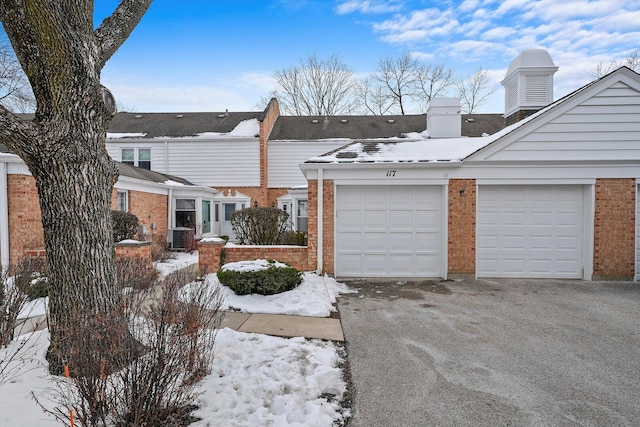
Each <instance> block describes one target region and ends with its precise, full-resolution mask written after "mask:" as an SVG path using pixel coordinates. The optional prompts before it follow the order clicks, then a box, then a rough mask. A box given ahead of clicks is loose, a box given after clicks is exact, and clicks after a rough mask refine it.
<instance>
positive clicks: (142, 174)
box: [116, 162, 194, 185]
mask: <svg viewBox="0 0 640 427" xmlns="http://www.w3.org/2000/svg"><path fill="white" fill-rule="evenodd" d="M116 166H117V167H118V172H120V176H126V177H129V178H136V179H141V180H143V181H149V182H158V183H164V182H166V181H174V182H179V183H180V184H184V185H194V184H192V183H190V182H189V181H187V180H186V179H184V178H180V177H177V176H173V175H167V174H164V173H160V172H156V171H152V170H148V169H142V168H139V167H136V166H131V165H126V164H124V163H120V162H116Z"/></svg>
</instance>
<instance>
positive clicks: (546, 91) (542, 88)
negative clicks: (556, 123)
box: [501, 49, 558, 125]
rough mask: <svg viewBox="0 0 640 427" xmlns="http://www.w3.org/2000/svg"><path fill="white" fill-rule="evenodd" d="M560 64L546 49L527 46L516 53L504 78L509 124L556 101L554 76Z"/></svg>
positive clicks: (505, 103) (505, 106) (506, 115)
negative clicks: (554, 61) (556, 62)
mask: <svg viewBox="0 0 640 427" xmlns="http://www.w3.org/2000/svg"><path fill="white" fill-rule="evenodd" d="M556 71H558V67H556V65H555V64H554V63H553V60H552V59H551V55H549V52H547V51H546V50H545V49H525V50H524V51H522V53H520V55H518V56H516V57H515V58H514V60H513V61H511V64H509V68H508V69H507V74H506V75H505V77H504V80H502V82H501V83H502V86H504V116H505V117H506V118H507V125H509V124H511V123H515V122H517V121H519V120H522V119H523V118H525V117H527V116H529V115H531V114H533V113H535V112H536V111H538V110H540V109H542V108H543V107H545V106H547V105H549V104H550V103H551V102H553V75H554V74H555V73H556Z"/></svg>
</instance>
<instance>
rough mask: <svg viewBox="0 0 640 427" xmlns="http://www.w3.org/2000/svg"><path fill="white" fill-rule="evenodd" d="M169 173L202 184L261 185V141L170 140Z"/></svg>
mask: <svg viewBox="0 0 640 427" xmlns="http://www.w3.org/2000/svg"><path fill="white" fill-rule="evenodd" d="M168 158H169V169H168V171H167V173H169V174H171V175H175V176H179V177H181V178H184V179H187V180H189V181H190V182H192V183H194V184H198V185H206V186H227V185H228V186H245V187H254V186H259V185H260V143H259V142H258V140H257V139H256V140H250V141H246V140H238V141H233V140H231V141H230V140H220V141H217V140H212V141H206V142H204V143H203V142H200V141H175V142H174V141H170V142H169V152H168Z"/></svg>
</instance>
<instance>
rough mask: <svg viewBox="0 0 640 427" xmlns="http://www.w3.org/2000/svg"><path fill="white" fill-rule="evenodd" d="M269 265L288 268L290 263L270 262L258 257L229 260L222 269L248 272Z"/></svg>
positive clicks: (262, 268) (264, 268) (263, 268)
mask: <svg viewBox="0 0 640 427" xmlns="http://www.w3.org/2000/svg"><path fill="white" fill-rule="evenodd" d="M269 267H274V268H287V267H288V265H287V264H284V263H281V262H279V261H274V262H269V261H267V260H266V259H256V260H253V261H238V262H229V263H227V264H225V265H223V266H222V271H237V272H238V273H247V272H249V271H262V270H266V269H267V268H269Z"/></svg>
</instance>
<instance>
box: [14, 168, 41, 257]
mask: <svg viewBox="0 0 640 427" xmlns="http://www.w3.org/2000/svg"><path fill="white" fill-rule="evenodd" d="M7 199H8V200H7V202H8V209H9V264H10V265H12V264H15V263H17V262H18V261H19V260H20V259H21V258H22V257H23V256H24V255H25V251H26V250H36V251H37V250H42V249H43V248H44V231H43V229H42V219H41V215H40V202H39V201H38V190H37V189H36V181H35V179H34V178H33V177H32V176H30V175H13V174H10V175H7Z"/></svg>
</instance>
